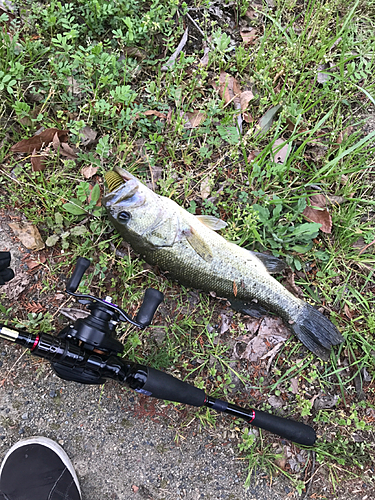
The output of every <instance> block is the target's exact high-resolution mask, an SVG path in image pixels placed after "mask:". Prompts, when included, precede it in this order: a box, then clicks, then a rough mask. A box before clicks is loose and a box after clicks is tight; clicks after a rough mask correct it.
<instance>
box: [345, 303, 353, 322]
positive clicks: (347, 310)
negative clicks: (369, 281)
mask: <svg viewBox="0 0 375 500" xmlns="http://www.w3.org/2000/svg"><path fill="white" fill-rule="evenodd" d="M344 312H345V315H346V316H347V317H348V318H349V319H353V312H352V311H351V310H350V309H349V306H348V304H344Z"/></svg>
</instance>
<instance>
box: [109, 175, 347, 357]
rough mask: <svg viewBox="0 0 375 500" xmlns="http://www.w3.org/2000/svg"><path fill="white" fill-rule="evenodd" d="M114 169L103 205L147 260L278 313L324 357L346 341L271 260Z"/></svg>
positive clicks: (187, 281)
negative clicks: (272, 268)
mask: <svg viewBox="0 0 375 500" xmlns="http://www.w3.org/2000/svg"><path fill="white" fill-rule="evenodd" d="M115 173H117V174H118V175H119V177H121V179H122V183H120V181H119V179H117V180H116V179H115V177H114V172H111V173H110V174H111V176H110V178H109V179H110V182H111V185H112V186H115V188H114V189H113V190H112V191H111V192H109V193H108V194H107V195H106V196H105V197H104V199H103V205H104V206H105V208H106V210H107V213H108V216H109V219H110V220H111V222H112V223H113V225H114V226H115V227H116V229H117V230H118V232H119V233H120V234H121V235H122V236H123V238H124V239H125V241H127V242H128V243H129V244H130V245H131V246H132V247H133V249H134V250H135V251H136V252H137V253H139V254H141V255H142V256H144V258H145V260H146V261H147V262H149V263H150V264H152V265H158V266H159V267H160V268H161V269H163V270H164V271H167V272H168V273H170V276H171V277H172V278H174V279H177V280H178V281H179V282H180V283H181V284H183V285H185V286H189V287H194V288H198V289H201V290H203V291H206V292H215V293H216V295H218V296H220V297H226V298H228V299H236V300H240V301H243V302H244V303H249V302H251V301H252V300H254V299H255V300H256V301H257V302H258V303H259V304H261V305H262V306H264V307H266V308H267V309H270V310H271V311H273V312H275V313H277V314H278V315H279V316H281V317H282V318H283V319H284V321H285V322H286V324H287V325H288V326H289V327H290V329H291V330H292V331H293V332H294V333H295V334H296V335H297V337H298V338H299V339H300V340H301V341H302V342H303V343H304V344H305V345H306V346H307V347H308V348H309V349H310V350H311V351H312V352H314V353H315V354H317V355H318V356H320V357H321V358H323V359H327V357H328V356H329V352H330V348H331V346H332V345H335V344H338V343H341V342H342V341H343V340H344V339H343V337H342V336H341V334H340V333H339V332H338V330H337V328H336V327H335V326H334V325H333V324H332V323H331V322H330V321H329V320H328V319H327V318H325V316H323V315H322V314H321V313H320V312H319V311H318V310H316V309H315V308H313V307H312V306H310V305H309V304H307V303H306V302H304V301H303V300H301V299H299V298H297V297H295V296H294V295H293V294H291V293H290V292H289V291H288V290H287V289H286V288H285V287H284V286H283V285H281V284H280V283H279V282H278V281H277V280H276V279H274V278H273V277H272V276H271V275H270V274H269V272H268V270H267V267H269V266H268V264H270V263H269V262H268V259H274V258H272V257H267V256H265V255H264V254H256V253H254V252H250V251H248V250H246V249H244V248H242V247H239V246H238V245H236V244H234V243H231V242H229V241H227V240H226V239H225V238H223V237H222V236H220V235H219V234H218V233H217V232H215V231H214V230H212V229H211V227H214V226H215V223H217V222H220V221H217V219H215V218H213V217H206V216H195V215H193V214H190V213H189V212H187V211H186V210H184V209H183V208H182V207H180V206H179V205H178V204H177V203H175V202H174V201H173V200H171V199H169V198H166V197H164V196H159V195H157V194H156V193H154V192H153V191H151V190H150V189H149V188H147V187H146V186H145V185H144V184H143V183H141V182H140V181H139V180H138V179H136V178H135V177H134V176H133V175H132V174H130V173H129V172H127V171H125V170H123V169H120V168H115ZM106 175H107V174H106ZM221 227H222V226H221ZM274 261H277V262H279V261H278V259H274ZM264 262H265V263H266V266H267V267H266V266H265V264H264Z"/></svg>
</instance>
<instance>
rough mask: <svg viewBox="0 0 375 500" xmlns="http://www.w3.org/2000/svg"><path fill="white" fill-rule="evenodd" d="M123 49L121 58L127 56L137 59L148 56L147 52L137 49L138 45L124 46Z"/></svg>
mask: <svg viewBox="0 0 375 500" xmlns="http://www.w3.org/2000/svg"><path fill="white" fill-rule="evenodd" d="M122 51H123V53H122V55H121V56H120V60H121V59H125V57H126V56H128V57H135V58H136V59H144V58H145V57H147V54H146V52H144V51H143V50H140V49H137V47H124V48H123V49H122Z"/></svg>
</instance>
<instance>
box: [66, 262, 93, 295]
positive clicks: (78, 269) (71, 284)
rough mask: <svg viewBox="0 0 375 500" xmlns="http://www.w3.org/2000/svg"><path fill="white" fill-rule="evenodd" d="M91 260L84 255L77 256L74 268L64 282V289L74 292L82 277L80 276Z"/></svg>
mask: <svg viewBox="0 0 375 500" xmlns="http://www.w3.org/2000/svg"><path fill="white" fill-rule="evenodd" d="M90 264H91V262H90V261H89V260H88V259H85V258H84V257H79V258H78V260H77V263H76V266H75V268H74V271H73V274H72V276H71V278H70V280H69V281H68V283H67V284H66V291H67V292H72V293H74V292H75V291H76V290H77V288H78V286H79V284H80V282H81V279H82V276H83V275H84V274H85V271H86V269H87V268H88V267H89V266H90Z"/></svg>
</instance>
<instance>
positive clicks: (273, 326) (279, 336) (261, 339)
mask: <svg viewBox="0 0 375 500" xmlns="http://www.w3.org/2000/svg"><path fill="white" fill-rule="evenodd" d="M289 335H290V334H289V330H288V329H287V327H286V326H285V325H284V323H283V321H282V320H281V319H280V318H273V317H269V316H265V317H264V318H263V319H262V320H261V323H260V327H259V330H258V334H257V336H256V337H254V338H252V339H251V340H250V341H249V342H248V344H247V346H246V349H245V350H244V352H243V353H242V354H240V355H239V356H238V354H237V353H236V350H235V354H237V357H239V358H240V359H248V360H249V361H257V360H258V359H259V358H261V357H262V356H265V355H266V354H267V353H269V352H270V351H271V350H273V349H274V348H275V347H276V346H277V347H278V349H280V347H281V345H282V344H283V343H284V342H285V340H286V339H287V338H288V337H289Z"/></svg>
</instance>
